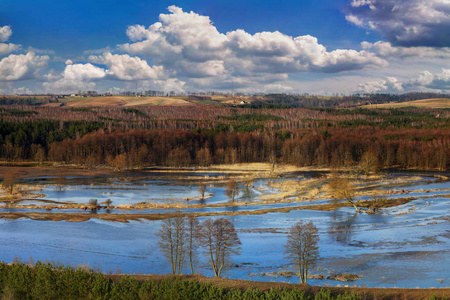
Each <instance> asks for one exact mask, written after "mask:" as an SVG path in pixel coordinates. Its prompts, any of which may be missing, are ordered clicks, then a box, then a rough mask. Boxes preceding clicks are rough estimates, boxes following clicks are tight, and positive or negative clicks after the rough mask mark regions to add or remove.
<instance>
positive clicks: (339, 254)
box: [0, 179, 450, 288]
mask: <svg viewBox="0 0 450 300" xmlns="http://www.w3.org/2000/svg"><path fill="white" fill-rule="evenodd" d="M33 180H34V181H35V180H36V179H33ZM33 180H31V181H33ZM73 180H74V181H73V182H72V186H68V187H66V189H65V191H64V192H57V191H55V190H54V189H52V188H51V187H48V188H47V190H45V189H44V191H43V193H44V194H46V197H45V199H54V200H56V201H74V202H77V203H78V202H79V203H84V202H86V203H87V201H89V199H91V198H97V199H98V200H99V202H101V201H104V200H103V198H104V199H107V198H110V199H112V201H113V204H115V205H117V204H118V203H138V202H142V201H163V200H164V199H166V200H167V199H169V200H167V201H169V202H170V201H177V202H182V201H185V200H183V199H185V198H188V197H197V196H198V195H199V192H198V189H197V187H196V186H192V185H190V184H187V183H186V182H170V181H158V180H149V179H147V180H145V182H141V181H139V182H132V183H127V184H124V185H123V186H122V188H117V185H114V189H113V190H111V189H110V187H111V186H112V185H110V184H111V182H108V181H107V180H104V182H103V183H101V184H100V183H99V182H96V183H95V184H94V185H88V184H83V183H82V182H77V181H76V179H73ZM83 180H85V179H83ZM256 184H258V183H256ZM108 185H109V186H108ZM398 188H401V189H407V190H409V191H410V194H409V196H417V197H419V199H417V200H414V201H412V202H410V203H408V204H405V205H402V206H399V207H394V208H389V209H385V210H384V211H383V212H382V213H381V214H377V215H367V214H355V213H354V210H353V209H351V208H342V209H339V210H337V211H310V210H296V211H291V212H289V213H270V214H265V215H243V216H233V217H228V218H229V219H230V220H231V221H232V222H233V223H234V225H235V227H236V229H237V230H238V234H239V237H240V239H241V241H242V249H241V254H240V255H239V256H236V257H234V262H235V266H234V267H232V268H230V269H229V270H228V272H227V273H226V274H225V276H226V277H229V278H239V279H249V280H263V281H285V282H298V278H296V277H290V278H285V277H278V278H274V277H267V276H264V275H263V274H264V273H270V272H276V271H282V270H293V269H292V268H291V266H289V264H288V261H287V260H286V259H285V258H284V256H283V250H284V249H283V245H284V243H285V242H286V233H287V232H288V229H289V227H291V226H292V225H293V224H294V223H296V222H297V221H299V220H302V219H303V220H312V221H313V222H314V223H315V224H316V226H317V227H318V229H319V235H320V243H319V247H320V259H319V261H318V264H317V267H316V268H315V269H314V270H313V271H312V273H313V274H322V275H328V274H333V273H334V274H335V273H352V274H358V275H362V276H363V278H362V279H359V280H357V281H355V282H352V283H341V282H337V281H332V280H327V279H324V280H308V283H309V284H313V285H339V284H340V285H344V284H349V285H357V286H368V287H408V288H410V287H424V288H425V287H449V286H450V270H449V269H450V268H449V266H450V226H449V215H450V214H449V213H450V201H449V198H448V196H447V197H445V194H448V191H447V192H445V191H433V192H432V197H431V198H420V197H423V196H425V195H426V196H428V197H429V196H430V194H429V193H424V192H423V190H424V189H448V188H450V184H449V182H448V181H440V182H436V181H434V182H432V183H430V182H422V181H419V182H416V183H414V184H410V185H408V186H406V187H405V186H402V187H398ZM58 193H59V194H58ZM208 193H210V194H211V195H210V196H211V197H210V198H209V199H208V203H220V202H222V201H223V202H225V201H228V198H227V197H226V196H225V187H224V186H223V184H222V185H220V184H217V185H211V186H209V187H208ZM258 193H259V192H258V191H257V190H253V191H252V193H251V194H250V196H249V195H247V197H250V198H252V197H253V198H255V199H256V198H257V196H258ZM156 195H158V196H156ZM443 196H444V197H443ZM240 197H244V195H243V193H241V194H240ZM246 201H247V200H246ZM255 201H256V200H255ZM322 201H328V200H322ZM295 205H299V203H296V204H295ZM265 207H276V205H261V206H259V205H258V206H255V207H251V208H248V207H246V208H240V209H260V208H265ZM223 209H226V208H223ZM0 210H2V211H5V209H4V208H2V209H0ZM166 211H167V210H166ZM190 211H195V210H190ZM214 211H218V209H217V208H216V209H215V210H214ZM117 212H118V210H115V211H114V213H117ZM138 212H139V213H142V211H138ZM149 212H150V211H149ZM152 212H154V211H152ZM127 213H130V211H127ZM204 219H205V218H200V221H202V220H204ZM160 225H161V223H160V221H142V222H135V221H133V222H130V223H125V224H123V223H117V222H106V221H101V220H90V221H86V222H65V221H61V222H51V221H33V220H27V219H19V220H0V255H1V258H0V259H1V260H3V261H5V262H11V261H13V260H14V258H15V257H17V258H19V259H21V260H22V261H28V260H29V259H30V257H32V258H33V260H34V261H36V260H41V261H46V260H47V261H54V262H55V263H62V264H65V265H69V264H70V265H72V266H77V265H86V264H87V265H89V266H90V267H92V268H96V269H100V270H102V271H103V272H110V271H111V272H113V273H115V272H120V273H128V274H130V273H145V274H148V273H153V274H165V273H169V272H170V268H169V266H168V265H167V263H166V262H165V261H164V259H163V257H162V256H161V254H160V251H159V248H158V240H157V237H156V236H155V233H156V232H157V231H158V229H159V227H160ZM186 272H188V270H187V269H186ZM198 272H199V273H203V274H204V275H206V276H213V273H212V271H211V270H210V269H209V267H208V265H207V262H206V260H203V257H202V259H201V260H200V267H199V269H198ZM442 279H443V282H441V281H442ZM438 280H440V281H438Z"/></svg>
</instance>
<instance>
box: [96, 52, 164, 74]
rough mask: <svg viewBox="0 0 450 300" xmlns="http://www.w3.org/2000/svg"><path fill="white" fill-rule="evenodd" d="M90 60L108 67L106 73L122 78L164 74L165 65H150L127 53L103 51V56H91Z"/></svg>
mask: <svg viewBox="0 0 450 300" xmlns="http://www.w3.org/2000/svg"><path fill="white" fill-rule="evenodd" d="M89 61H91V62H92V63H96V64H101V65H105V66H107V67H108V70H107V71H106V74H108V75H110V76H112V77H115V78H117V79H120V80H142V79H157V78H159V77H161V76H163V67H160V66H153V67H150V66H149V65H148V63H147V61H146V60H142V59H140V58H139V57H131V56H129V55H127V54H125V55H119V54H114V55H113V54H111V53H110V52H106V53H103V55H101V56H94V55H91V56H89Z"/></svg>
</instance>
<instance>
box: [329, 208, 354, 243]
mask: <svg viewBox="0 0 450 300" xmlns="http://www.w3.org/2000/svg"><path fill="white" fill-rule="evenodd" d="M357 215H358V213H354V214H348V215H345V217H344V220H342V219H343V216H342V215H340V214H339V212H338V211H335V213H334V214H333V215H332V216H331V222H330V228H329V229H328V233H329V234H330V235H331V236H332V238H333V239H334V240H336V241H337V242H339V243H343V244H349V243H350V242H351V240H352V232H353V225H354V224H355V222H356V217H357Z"/></svg>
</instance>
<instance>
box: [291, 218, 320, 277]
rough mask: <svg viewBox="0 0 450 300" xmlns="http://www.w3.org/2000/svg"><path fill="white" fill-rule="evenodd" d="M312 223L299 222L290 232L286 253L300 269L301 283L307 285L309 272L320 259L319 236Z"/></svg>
mask: <svg viewBox="0 0 450 300" xmlns="http://www.w3.org/2000/svg"><path fill="white" fill-rule="evenodd" d="M317 232H318V231H317V227H316V226H314V223H313V222H312V221H309V222H308V223H304V222H303V221H300V222H297V223H296V224H295V225H294V226H292V227H291V229H290V230H289V234H288V236H287V242H286V244H285V245H284V248H285V250H284V253H285V254H286V257H287V258H288V259H290V260H291V262H292V263H293V264H295V265H296V266H297V267H298V272H299V276H300V283H306V281H307V278H308V270H309V268H310V267H311V266H313V265H314V263H315V262H316V260H317V258H318V257H319V246H318V242H319V235H318V234H317Z"/></svg>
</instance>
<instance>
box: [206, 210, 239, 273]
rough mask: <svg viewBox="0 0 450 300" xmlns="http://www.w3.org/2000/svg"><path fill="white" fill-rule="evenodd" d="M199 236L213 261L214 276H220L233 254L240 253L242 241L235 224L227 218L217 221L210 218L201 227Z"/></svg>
mask: <svg viewBox="0 0 450 300" xmlns="http://www.w3.org/2000/svg"><path fill="white" fill-rule="evenodd" d="M198 237H199V242H200V245H201V246H202V247H203V248H204V249H205V252H204V253H205V255H206V256H207V257H208V258H209V259H210V261H211V266H212V268H213V271H214V276H215V277H220V275H221V273H222V271H223V270H224V269H226V268H227V267H228V266H229V265H230V261H231V255H232V254H238V253H239V250H240V247H239V245H241V241H240V240H239V237H238V235H237V233H236V230H235V228H234V225H233V224H232V223H231V222H230V221H229V220H227V219H225V218H219V219H217V220H215V221H213V220H212V219H211V218H209V219H206V220H205V221H203V223H202V224H201V226H200V227H199V232H198Z"/></svg>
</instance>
